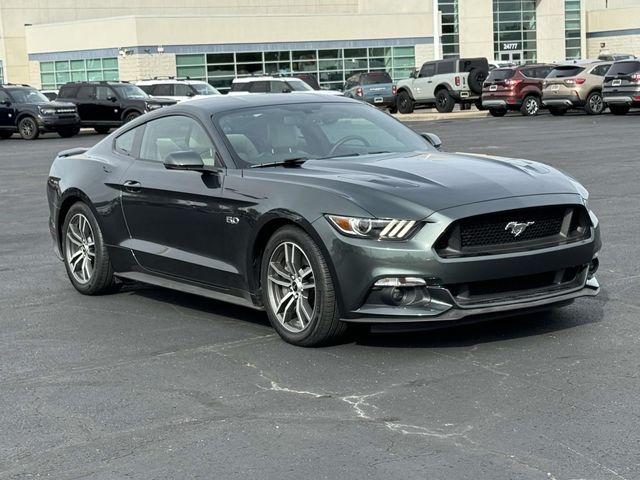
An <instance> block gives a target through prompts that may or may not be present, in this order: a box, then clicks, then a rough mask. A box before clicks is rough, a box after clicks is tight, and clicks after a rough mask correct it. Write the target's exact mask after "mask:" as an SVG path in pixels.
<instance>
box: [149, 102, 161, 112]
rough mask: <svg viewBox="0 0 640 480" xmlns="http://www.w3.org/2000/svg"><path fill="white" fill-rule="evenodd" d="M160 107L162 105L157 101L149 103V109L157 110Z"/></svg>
mask: <svg viewBox="0 0 640 480" xmlns="http://www.w3.org/2000/svg"><path fill="white" fill-rule="evenodd" d="M158 108H162V105H158V104H157V103H147V110H157V109H158Z"/></svg>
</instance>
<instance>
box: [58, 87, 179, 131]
mask: <svg viewBox="0 0 640 480" xmlns="http://www.w3.org/2000/svg"><path fill="white" fill-rule="evenodd" d="M58 100H61V101H67V102H71V103H74V104H75V105H76V106H77V108H78V114H79V115H80V119H81V120H82V126H83V127H93V128H94V129H95V131H96V132H98V133H107V132H108V131H109V130H111V129H112V128H115V127H119V126H121V125H123V124H125V123H127V122H130V121H131V120H133V119H134V118H136V117H138V116H140V115H142V114H143V113H145V112H149V111H151V110H156V109H158V108H162V107H167V106H169V105H174V104H176V103H177V102H176V101H175V100H169V99H165V98H156V97H150V96H149V95H147V94H146V93H145V92H144V91H142V90H141V89H140V87H137V86H135V85H132V84H130V83H127V82H72V83H67V84H65V85H63V86H62V87H61V88H60V94H59V95H58Z"/></svg>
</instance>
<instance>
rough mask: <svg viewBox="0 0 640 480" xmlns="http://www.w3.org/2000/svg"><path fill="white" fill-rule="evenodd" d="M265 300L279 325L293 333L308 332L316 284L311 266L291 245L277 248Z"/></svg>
mask: <svg viewBox="0 0 640 480" xmlns="http://www.w3.org/2000/svg"><path fill="white" fill-rule="evenodd" d="M267 282H268V285H267V297H268V301H269V304H270V306H271V309H272V311H273V313H274V315H275V316H276V318H277V319H278V322H279V323H280V324H281V325H282V326H283V327H284V328H286V329H287V330H288V331H290V332H293V333H300V332H302V331H303V330H304V329H305V328H307V327H308V326H309V324H310V322H311V319H312V318H313V315H314V313H315V306H316V284H315V276H314V273H313V268H312V267H311V263H310V262H309V259H308V258H307V255H306V254H305V253H304V251H303V250H302V249H301V248H300V247H299V246H298V245H297V244H295V243H293V242H282V243H281V244H280V245H278V246H277V247H276V248H275V250H274V251H273V253H272V254H271V258H269V266H268V269H267Z"/></svg>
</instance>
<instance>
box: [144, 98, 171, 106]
mask: <svg viewBox="0 0 640 480" xmlns="http://www.w3.org/2000/svg"><path fill="white" fill-rule="evenodd" d="M145 101H146V102H147V103H151V104H155V105H175V104H176V103H178V101H177V100H174V99H172V98H164V97H149V98H147V99H145Z"/></svg>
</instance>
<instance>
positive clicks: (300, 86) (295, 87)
mask: <svg viewBox="0 0 640 480" xmlns="http://www.w3.org/2000/svg"><path fill="white" fill-rule="evenodd" d="M287 83H288V84H289V86H290V87H291V91H297V92H305V91H313V88H311V86H310V85H309V84H307V83H305V82H303V81H302V80H298V79H290V80H287Z"/></svg>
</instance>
